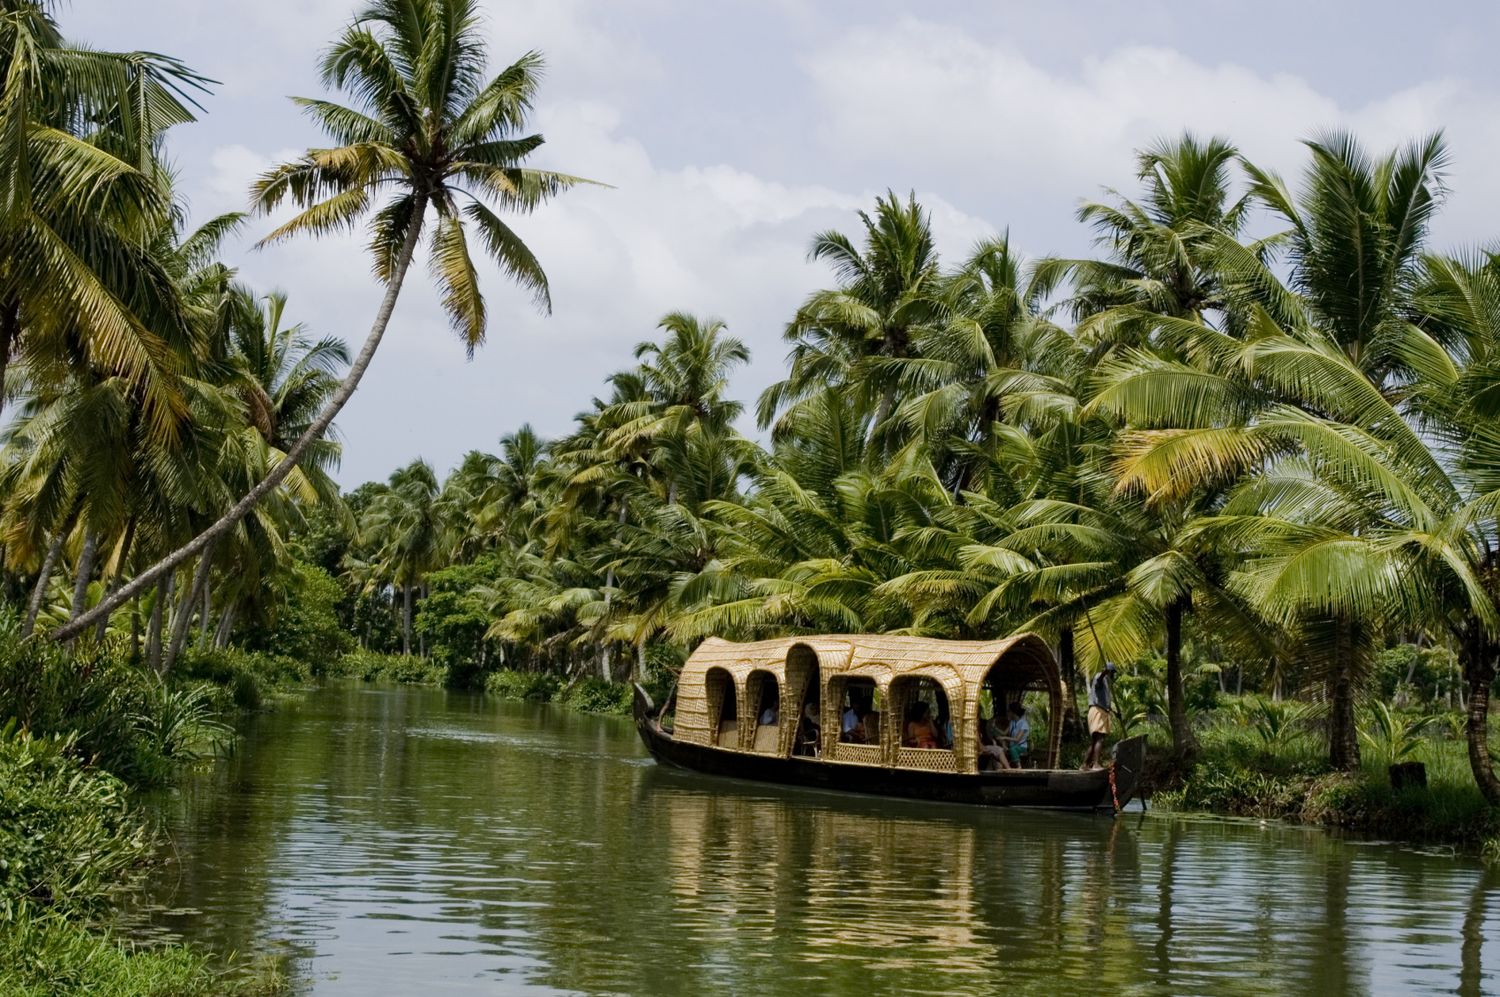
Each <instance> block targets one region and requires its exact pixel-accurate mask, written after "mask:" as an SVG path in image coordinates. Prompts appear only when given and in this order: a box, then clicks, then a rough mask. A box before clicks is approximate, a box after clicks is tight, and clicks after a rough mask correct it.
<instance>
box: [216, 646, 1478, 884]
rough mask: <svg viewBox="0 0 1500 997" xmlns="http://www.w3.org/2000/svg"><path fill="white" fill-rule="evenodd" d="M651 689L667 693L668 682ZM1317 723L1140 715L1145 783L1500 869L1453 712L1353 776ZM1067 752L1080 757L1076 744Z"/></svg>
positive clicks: (570, 688) (340, 665) (551, 693)
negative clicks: (1406, 773) (1180, 758)
mask: <svg viewBox="0 0 1500 997" xmlns="http://www.w3.org/2000/svg"><path fill="white" fill-rule="evenodd" d="M232 655H233V652H230V656H231V657H232ZM251 657H252V658H258V657H260V656H251ZM189 667H190V668H195V669H197V671H196V674H198V675H200V676H202V677H205V678H210V679H214V680H217V681H220V682H221V683H224V684H228V685H231V686H233V685H235V683H237V682H239V681H241V680H240V679H238V678H236V677H235V676H234V675H232V674H230V675H227V676H226V675H225V674H224V673H222V672H221V671H215V670H209V669H205V668H204V666H203V664H202V663H201V661H198V660H195V661H193V662H191V663H190V665H189ZM260 667H261V668H262V670H263V669H264V668H265V666H264V665H262V666H260ZM296 669H297V666H296V663H295V662H286V663H284V664H283V665H282V670H281V671H279V672H278V673H277V674H278V677H279V678H281V679H286V680H289V681H290V682H292V683H293V684H294V685H295V683H297V682H299V681H301V682H305V681H306V674H305V671H304V672H298V671H297V670H296ZM299 675H300V676H301V677H300V678H299ZM317 675H318V677H322V678H352V679H359V680H362V681H366V682H394V683H400V684H406V685H420V686H445V687H449V688H463V689H469V690H473V691H482V692H484V693H486V694H487V695H490V696H494V697H496V698H498V699H504V700H509V701H515V702H528V703H548V704H552V705H555V706H559V707H562V708H564V709H568V710H572V711H574V712H579V713H589V714H598V715H605V716H628V715H629V714H630V710H631V688H630V686H629V685H628V684H627V683H610V682H605V681H603V680H601V679H598V678H594V677H589V678H577V679H574V680H571V681H570V680H567V679H565V678H564V677H562V676H559V675H555V674H553V673H550V672H534V671H517V670H511V669H496V670H490V671H481V670H478V669H475V668H472V667H460V668H450V667H447V666H444V665H442V664H440V663H437V662H435V661H433V660H431V659H426V658H421V657H417V656H415V655H388V654H373V653H368V652H361V651H356V652H353V653H350V654H346V655H343V656H341V657H339V658H337V659H334V660H333V661H331V662H328V663H325V664H321V665H319V666H318V668H317ZM653 693H654V694H656V695H657V696H658V698H665V695H666V693H667V689H666V688H661V689H655V690H653ZM1318 724H1319V714H1318V711H1317V709H1316V707H1314V706H1312V705H1311V704H1304V703H1298V702H1295V701H1282V702H1270V701H1267V700H1264V699H1261V698H1258V697H1226V698H1225V699H1224V700H1223V701H1222V702H1220V703H1219V705H1217V706H1216V707H1213V708H1211V709H1206V710H1204V711H1203V712H1201V713H1200V714H1198V715H1197V736H1198V740H1199V744H1200V751H1199V753H1198V755H1197V756H1196V758H1195V759H1194V761H1193V762H1192V764H1190V765H1187V766H1184V765H1181V764H1180V763H1177V762H1174V761H1173V760H1172V751H1171V745H1170V742H1169V739H1168V736H1167V731H1166V729H1165V727H1164V726H1163V725H1162V724H1158V723H1155V722H1149V721H1146V720H1141V719H1137V720H1136V725H1137V727H1138V728H1139V729H1144V730H1145V731H1146V732H1147V733H1148V735H1149V737H1150V749H1149V755H1148V759H1149V760H1150V761H1151V765H1150V768H1149V771H1148V774H1147V782H1146V786H1145V789H1146V791H1147V792H1149V793H1150V794H1151V796H1152V804H1153V805H1154V806H1156V807H1158V808H1161V809H1166V810H1171V811H1177V812H1187V813H1202V814H1208V815H1213V816H1224V817H1252V818H1260V819H1267V820H1281V821H1287V822H1290V823H1297V824H1308V825H1315V826H1318V827H1324V828H1329V829H1338V830H1344V831H1350V832H1355V833H1361V834H1374V835H1380V836H1382V837H1385V838H1390V839H1393V840H1400V841H1405V842H1410V843H1414V844H1422V845H1442V846H1449V847H1452V848H1454V849H1456V850H1461V851H1464V852H1470V853H1475V854H1478V855H1480V856H1482V857H1484V858H1485V860H1486V861H1488V862H1490V863H1492V864H1496V865H1500V810H1496V809H1494V808H1491V807H1488V806H1487V805H1486V804H1485V802H1484V799H1483V798H1482V797H1481V796H1480V794H1479V792H1478V790H1477V789H1476V788H1475V786H1474V782H1473V776H1472V773H1471V772H1470V770H1469V765H1468V759H1467V756H1466V754H1465V750H1466V747H1465V744H1464V742H1463V740H1462V734H1461V726H1460V725H1459V723H1458V722H1457V719H1456V718H1455V717H1452V716H1447V715H1443V714H1419V713H1413V714H1410V715H1403V714H1396V713H1392V712H1391V711H1389V710H1386V711H1383V712H1379V713H1371V714H1367V715H1366V716H1365V717H1364V718H1363V719H1362V723H1361V731H1362V734H1361V738H1362V742H1363V744H1362V747H1363V749H1364V762H1363V764H1362V766H1361V768H1360V769H1359V771H1358V772H1355V773H1338V772H1334V771H1332V770H1331V769H1330V768H1329V766H1328V763H1327V758H1326V750H1325V745H1324V743H1323V735H1322V732H1321V730H1320V729H1319V726H1318ZM1073 748H1074V749H1075V752H1074V753H1075V754H1081V751H1082V745H1075V746H1073ZM1393 760H1395V761H1406V762H1420V763H1422V765H1423V766H1424V768H1425V772H1426V777H1427V785H1426V786H1425V787H1412V788H1407V789H1401V790H1397V789H1394V788H1392V786H1391V784H1390V778H1389V775H1388V772H1387V768H1388V766H1389V764H1390V763H1391V762H1392V761H1393Z"/></svg>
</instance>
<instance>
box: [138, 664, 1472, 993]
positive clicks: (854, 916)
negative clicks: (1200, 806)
mask: <svg viewBox="0 0 1500 997" xmlns="http://www.w3.org/2000/svg"><path fill="white" fill-rule="evenodd" d="M158 805H159V806H160V807H161V810H162V813H163V815H164V818H165V820H166V823H167V826H168V829H169V831H170V833H171V837H172V841H173V853H172V860H171V861H170V862H169V863H167V864H166V865H165V866H164V867H163V868H162V869H161V871H160V873H159V874H158V875H157V876H156V877H155V879H154V881H153V883H152V887H151V890H150V903H149V904H147V905H146V906H145V907H144V909H143V910H142V911H140V912H138V913H137V915H136V918H137V920H138V924H137V926H136V929H135V930H137V931H138V932H140V933H143V934H157V935H159V934H169V935H173V936H176V937H182V938H187V939H190V940H192V941H196V942H200V943H203V944H206V945H207V946H209V947H211V948H212V949H214V950H216V951H219V952H222V953H230V952H236V953H241V954H249V955H255V956H258V957H261V958H262V959H265V958H269V959H271V960H273V961H274V962H276V963H277V964H278V965H279V966H280V967H281V969H282V971H283V973H284V974H285V975H286V976H287V977H288V978H289V979H290V980H291V981H292V984H293V990H294V992H295V993H298V994H317V995H320V997H321V995H335V994H359V995H369V994H423V995H436V994H469V993H474V994H493V993H502V994H503V993H525V994H572V993H581V994H613V993H621V994H653V995H654V994H660V995H679V994H680V995H684V997H687V995H691V997H704V995H713V994H721V993H723V994H730V993H733V994H745V995H754V994H770V995H777V994H797V995H807V994H837V995H842V994H848V995H858V997H869V995H872V994H886V993H892V994H922V995H937V994H969V993H1007V994H1029V993H1037V992H1048V993H1073V992H1082V993H1097V992H1117V993H1140V994H1179V993H1212V994H1231V993H1246V994H1256V993H1264V994H1282V993H1318V994H1340V993H1371V992H1375V993H1455V992H1456V993H1460V994H1480V993H1495V992H1500V875H1496V874H1494V873H1486V872H1485V870H1484V869H1483V867H1482V866H1480V865H1479V864H1477V863H1475V862H1471V861H1468V860H1462V859H1454V858H1451V857H1447V856H1440V855H1430V854H1421V853H1418V852H1415V851H1412V850H1408V849H1403V848H1399V847H1396V846H1394V845H1390V844H1382V843H1374V842H1364V841H1360V842H1355V841H1349V840H1341V839H1338V838H1335V837H1332V836H1329V835H1327V834H1324V833H1321V832H1317V831H1312V830H1308V829H1301V828H1292V827H1284V826H1279V825H1259V824H1256V823H1232V822H1221V821H1208V820H1190V819H1178V818H1170V817H1166V816H1156V815H1154V814H1148V815H1125V816H1123V817H1121V818H1119V819H1116V820H1109V819H1105V818H1099V817H1088V816H1074V815H1048V814H1042V813H1023V812H1003V811H985V810H979V809H973V808H965V807H957V806H946V805H943V806H937V805H930V804H917V803H907V802H900V801H890V800H879V799H871V798H864V797H857V796H845V795H841V794H832V793H814V792H807V791H800V790H780V789H776V788H772V787H763V786H756V785H752V784H745V783H736V782H731V781H721V780H711V779H708V778H704V777H699V776H694V775H690V774H685V773H679V772H672V771H667V770H663V769H660V768H658V767H656V766H655V765H654V764H653V763H652V762H651V761H650V759H649V758H648V757H646V756H645V753H644V751H643V749H642V748H641V746H640V744H639V742H638V740H637V738H636V735H635V730H634V728H633V727H632V725H631V724H630V723H629V722H626V721H621V720H615V719H603V718H597V717H586V716H580V715H576V714H570V713H567V712H564V711H561V710H556V709H552V708H547V707H532V706H525V705H519V704H512V703H503V702H497V701H495V700H493V699H488V698H485V697H480V696H473V695H467V694H460V693H449V692H443V691H438V690H430V689H412V688H403V689H380V688H372V687H366V686H351V685H336V686H330V687H328V688H326V689H323V690H320V691H318V692H316V693H314V694H312V695H310V696H309V697H308V698H307V699H306V700H305V701H304V702H302V703H300V704H299V705H296V706H293V707H289V708H287V709H285V710H283V711H281V712H278V713H274V714H270V715H267V716H263V717H258V718H256V719H255V720H254V721H253V722H252V725H251V727H250V729H249V731H248V733H247V736H246V738H245V739H244V741H243V742H242V743H241V745H240V747H239V749H238V751H237V753H236V755H235V756H234V757H233V758H231V759H229V760H228V761H227V762H226V763H224V764H222V765H219V766H217V767H215V768H214V769H213V770H212V771H209V772H206V773H204V774H202V775H201V776H198V777H196V778H195V779H193V780H191V781H189V782H188V783H187V784H186V785H185V786H184V787H183V789H182V790H181V791H180V792H177V793H174V794H173V795H171V796H170V797H168V798H166V799H163V800H161V801H159V804H158Z"/></svg>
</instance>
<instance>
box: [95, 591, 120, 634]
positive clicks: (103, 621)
mask: <svg viewBox="0 0 1500 997" xmlns="http://www.w3.org/2000/svg"><path fill="white" fill-rule="evenodd" d="M114 590H115V585H114V583H113V582H111V583H110V585H109V587H108V588H106V589H105V590H104V594H105V595H109V594H110V593H111V592H113V591H114ZM108 634H109V614H108V613H105V614H104V615H103V616H101V617H99V622H98V623H96V624H94V640H96V641H99V640H103V639H104V638H105V637H106V636H108Z"/></svg>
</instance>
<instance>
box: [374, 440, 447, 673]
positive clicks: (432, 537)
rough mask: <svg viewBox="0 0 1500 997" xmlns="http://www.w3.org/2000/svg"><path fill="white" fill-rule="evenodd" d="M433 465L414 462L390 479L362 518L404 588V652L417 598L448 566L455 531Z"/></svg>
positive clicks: (382, 560) (396, 582) (387, 574)
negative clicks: (431, 578)
mask: <svg viewBox="0 0 1500 997" xmlns="http://www.w3.org/2000/svg"><path fill="white" fill-rule="evenodd" d="M441 494H442V493H441V489H440V488H439V487H438V481H437V476H436V475H435V474H434V473H433V471H432V466H431V465H430V464H428V463H427V462H426V461H423V460H416V461H413V462H412V463H410V464H408V465H407V466H406V467H403V468H401V469H400V470H398V471H396V472H395V473H394V474H392V475H391V479H390V483H389V485H388V486H387V487H386V489H385V490H384V491H383V492H381V493H380V494H379V495H378V496H376V498H375V500H374V501H373V502H372V503H371V504H370V507H369V508H368V509H366V510H365V513H364V516H363V517H362V518H361V520H360V532H361V533H363V534H364V535H365V537H366V538H367V539H368V540H369V541H373V543H374V544H375V545H376V548H377V550H378V554H377V557H378V558H379V561H380V564H381V565H382V566H383V570H384V573H385V577H386V578H387V579H389V581H390V582H391V584H392V585H394V586H395V587H396V588H398V589H400V590H401V653H402V654H410V653H411V622H412V612H413V597H414V596H415V595H416V594H417V593H418V592H419V591H420V590H421V589H422V588H423V580H424V579H425V578H426V576H427V575H428V574H429V573H430V572H432V571H434V570H436V569H437V568H439V567H441V566H442V565H443V564H445V563H446V562H447V559H448V555H449V553H450V551H451V546H452V545H451V540H452V536H451V531H450V526H449V523H448V521H447V520H446V518H445V517H444V515H443V513H444V511H445V510H444V506H443V504H442V502H441V501H440V499H441Z"/></svg>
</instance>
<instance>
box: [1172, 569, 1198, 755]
mask: <svg viewBox="0 0 1500 997" xmlns="http://www.w3.org/2000/svg"><path fill="white" fill-rule="evenodd" d="M1187 607H1188V601H1187V599H1186V598H1180V599H1174V600H1172V602H1171V603H1170V604H1169V605H1168V606H1167V609H1166V618H1167V720H1168V722H1169V723H1170V724H1171V727H1172V751H1173V753H1174V754H1176V755H1177V757H1178V758H1191V757H1192V756H1193V755H1195V754H1197V753H1198V740H1197V738H1195V737H1194V736H1193V728H1192V725H1191V724H1189V723H1188V714H1187V698H1186V693H1185V689H1184V686H1183V681H1182V614H1183V613H1184V612H1185V611H1186V610H1187Z"/></svg>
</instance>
